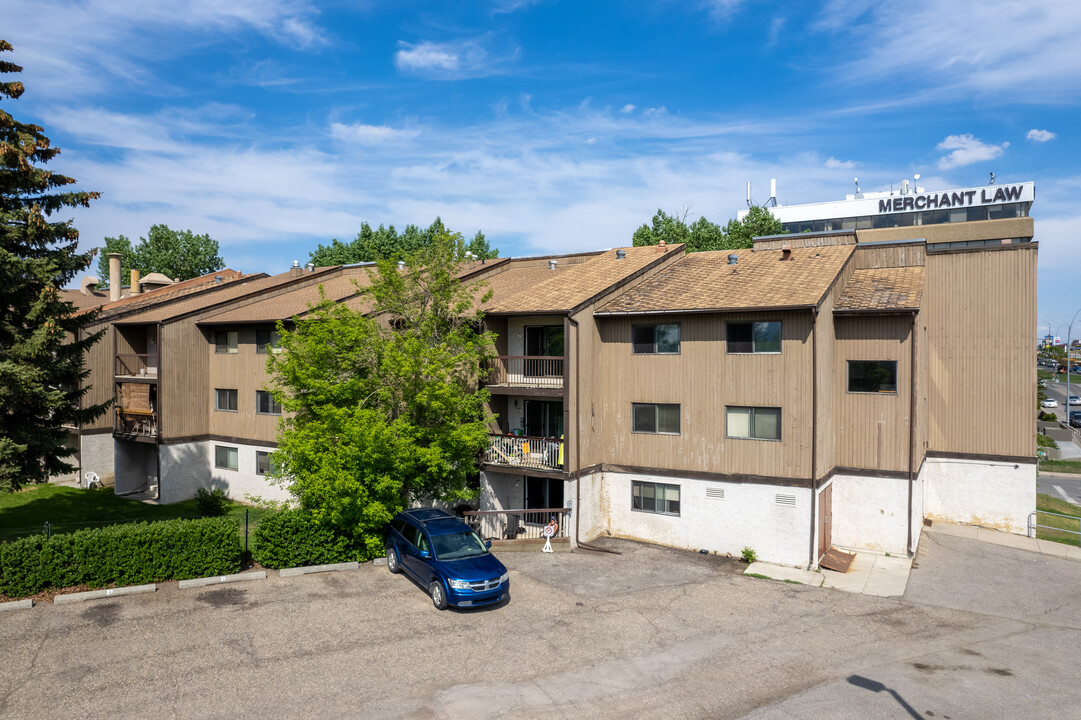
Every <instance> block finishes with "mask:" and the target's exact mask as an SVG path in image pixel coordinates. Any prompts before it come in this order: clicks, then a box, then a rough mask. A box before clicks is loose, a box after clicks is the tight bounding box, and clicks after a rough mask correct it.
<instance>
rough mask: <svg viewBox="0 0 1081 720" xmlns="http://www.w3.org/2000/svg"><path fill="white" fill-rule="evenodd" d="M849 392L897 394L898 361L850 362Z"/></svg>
mask: <svg viewBox="0 0 1081 720" xmlns="http://www.w3.org/2000/svg"><path fill="white" fill-rule="evenodd" d="M848 392H851V393H896V392H897V361H896V360H849V361H848Z"/></svg>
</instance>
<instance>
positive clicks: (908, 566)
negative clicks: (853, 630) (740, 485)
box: [743, 550, 912, 597]
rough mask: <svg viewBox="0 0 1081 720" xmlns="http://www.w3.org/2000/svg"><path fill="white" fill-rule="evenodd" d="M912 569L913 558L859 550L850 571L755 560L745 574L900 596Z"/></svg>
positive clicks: (855, 591)
mask: <svg viewBox="0 0 1081 720" xmlns="http://www.w3.org/2000/svg"><path fill="white" fill-rule="evenodd" d="M911 570H912V558H907V557H895V556H891V555H885V554H883V553H876V552H871V551H868V550H860V551H857V552H856V557H855V558H854V559H853V561H852V566H851V567H850V568H849V569H848V572H847V573H839V572H834V571H833V570H826V569H825V568H821V569H819V570H802V569H800V568H791V567H782V566H780V565H770V564H769V563H762V562H756V563H752V564H751V565H750V567H748V568H747V569H746V570H745V571H744V573H743V574H744V575H764V576H765V577H768V578H770V579H771V580H783V581H786V582H798V583H801V584H803V585H811V586H812V587H828V588H833V589H834V590H843V591H844V592H850V593H860V594H863V595H876V596H878V597H900V596H901V595H904V594H905V587H906V586H907V585H908V574H909V572H910V571H911Z"/></svg>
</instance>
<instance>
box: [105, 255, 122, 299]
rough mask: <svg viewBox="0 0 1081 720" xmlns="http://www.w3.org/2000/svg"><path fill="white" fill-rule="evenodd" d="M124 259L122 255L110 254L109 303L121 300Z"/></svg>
mask: <svg viewBox="0 0 1081 720" xmlns="http://www.w3.org/2000/svg"><path fill="white" fill-rule="evenodd" d="M122 257H124V256H123V255H121V254H120V253H109V302H116V301H117V300H119V299H120V285H121V283H122V282H123V280H121V279H120V259H121V258H122Z"/></svg>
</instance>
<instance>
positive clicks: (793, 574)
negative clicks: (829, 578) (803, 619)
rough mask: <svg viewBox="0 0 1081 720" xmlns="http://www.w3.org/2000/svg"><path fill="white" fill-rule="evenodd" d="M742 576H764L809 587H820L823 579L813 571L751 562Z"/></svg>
mask: <svg viewBox="0 0 1081 720" xmlns="http://www.w3.org/2000/svg"><path fill="white" fill-rule="evenodd" d="M743 574H744V575H765V576H766V577H768V578H769V579H770V580H781V581H785V580H787V581H788V582H795V583H799V584H801V585H807V586H809V587H822V582H823V577H822V575H821V574H820V573H816V572H814V571H813V570H803V569H800V568H790V567H783V566H781V565H771V564H769V563H763V562H753V563H751V564H750V565H748V566H747V569H746V570H744V571H743Z"/></svg>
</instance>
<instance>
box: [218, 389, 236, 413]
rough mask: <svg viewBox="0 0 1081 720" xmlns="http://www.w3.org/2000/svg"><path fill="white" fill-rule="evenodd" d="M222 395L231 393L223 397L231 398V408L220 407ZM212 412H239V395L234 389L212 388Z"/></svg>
mask: <svg viewBox="0 0 1081 720" xmlns="http://www.w3.org/2000/svg"><path fill="white" fill-rule="evenodd" d="M222 393H232V395H226V396H225V397H232V399H233V407H231V408H230V407H222V404H221V398H222ZM214 412H234V413H235V412H240V393H239V392H237V390H236V388H214Z"/></svg>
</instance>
